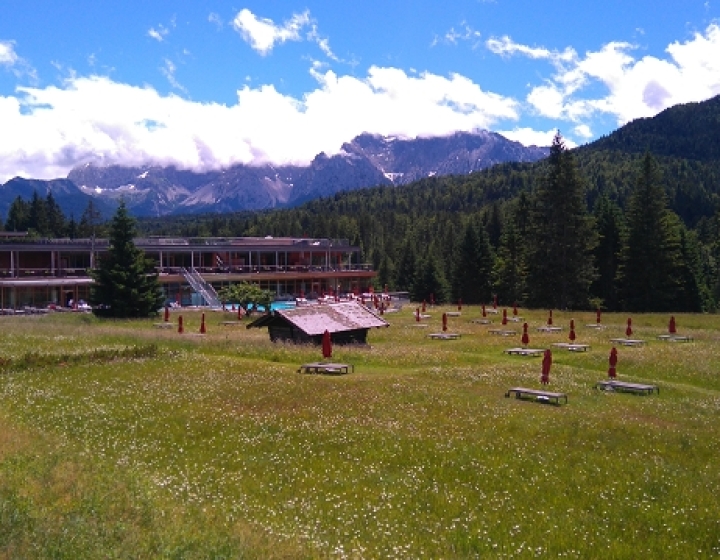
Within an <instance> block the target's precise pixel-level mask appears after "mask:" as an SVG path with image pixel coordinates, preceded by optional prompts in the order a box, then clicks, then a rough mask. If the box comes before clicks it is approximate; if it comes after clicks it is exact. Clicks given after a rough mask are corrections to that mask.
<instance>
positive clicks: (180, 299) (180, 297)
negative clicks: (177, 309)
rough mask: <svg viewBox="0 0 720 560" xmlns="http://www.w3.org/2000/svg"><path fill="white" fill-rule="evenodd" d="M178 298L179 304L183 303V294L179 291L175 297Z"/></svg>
mask: <svg viewBox="0 0 720 560" xmlns="http://www.w3.org/2000/svg"><path fill="white" fill-rule="evenodd" d="M175 299H176V300H177V304H178V305H180V304H181V303H182V296H181V295H180V292H179V291H178V293H177V297H176V298H175Z"/></svg>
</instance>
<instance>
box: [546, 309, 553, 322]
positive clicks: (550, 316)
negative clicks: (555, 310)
mask: <svg viewBox="0 0 720 560" xmlns="http://www.w3.org/2000/svg"><path fill="white" fill-rule="evenodd" d="M547 324H548V325H552V309H551V310H550V315H548V322H547Z"/></svg>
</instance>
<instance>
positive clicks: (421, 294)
mask: <svg viewBox="0 0 720 560" xmlns="http://www.w3.org/2000/svg"><path fill="white" fill-rule="evenodd" d="M437 263H438V259H437V257H436V256H435V255H434V254H433V253H432V252H430V253H429V254H428V255H427V256H425V257H424V258H422V259H420V260H418V264H417V270H416V271H415V282H413V285H412V289H411V291H410V299H412V300H413V301H423V300H425V301H428V302H429V301H430V299H431V296H432V297H434V298H435V302H436V303H444V302H446V301H447V299H448V284H447V280H446V279H445V275H444V274H443V272H442V269H441V268H440V267H439V266H438V264H437Z"/></svg>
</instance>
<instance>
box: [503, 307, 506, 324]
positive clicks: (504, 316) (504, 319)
mask: <svg viewBox="0 0 720 560" xmlns="http://www.w3.org/2000/svg"><path fill="white" fill-rule="evenodd" d="M502 324H503V325H507V309H503V318H502Z"/></svg>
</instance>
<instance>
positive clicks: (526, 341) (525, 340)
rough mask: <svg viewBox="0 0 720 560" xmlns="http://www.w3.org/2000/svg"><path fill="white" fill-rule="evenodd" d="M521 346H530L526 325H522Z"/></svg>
mask: <svg viewBox="0 0 720 560" xmlns="http://www.w3.org/2000/svg"><path fill="white" fill-rule="evenodd" d="M521 341H522V344H523V346H527V345H528V344H530V335H528V324H527V323H523V333H522V339H521Z"/></svg>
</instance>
